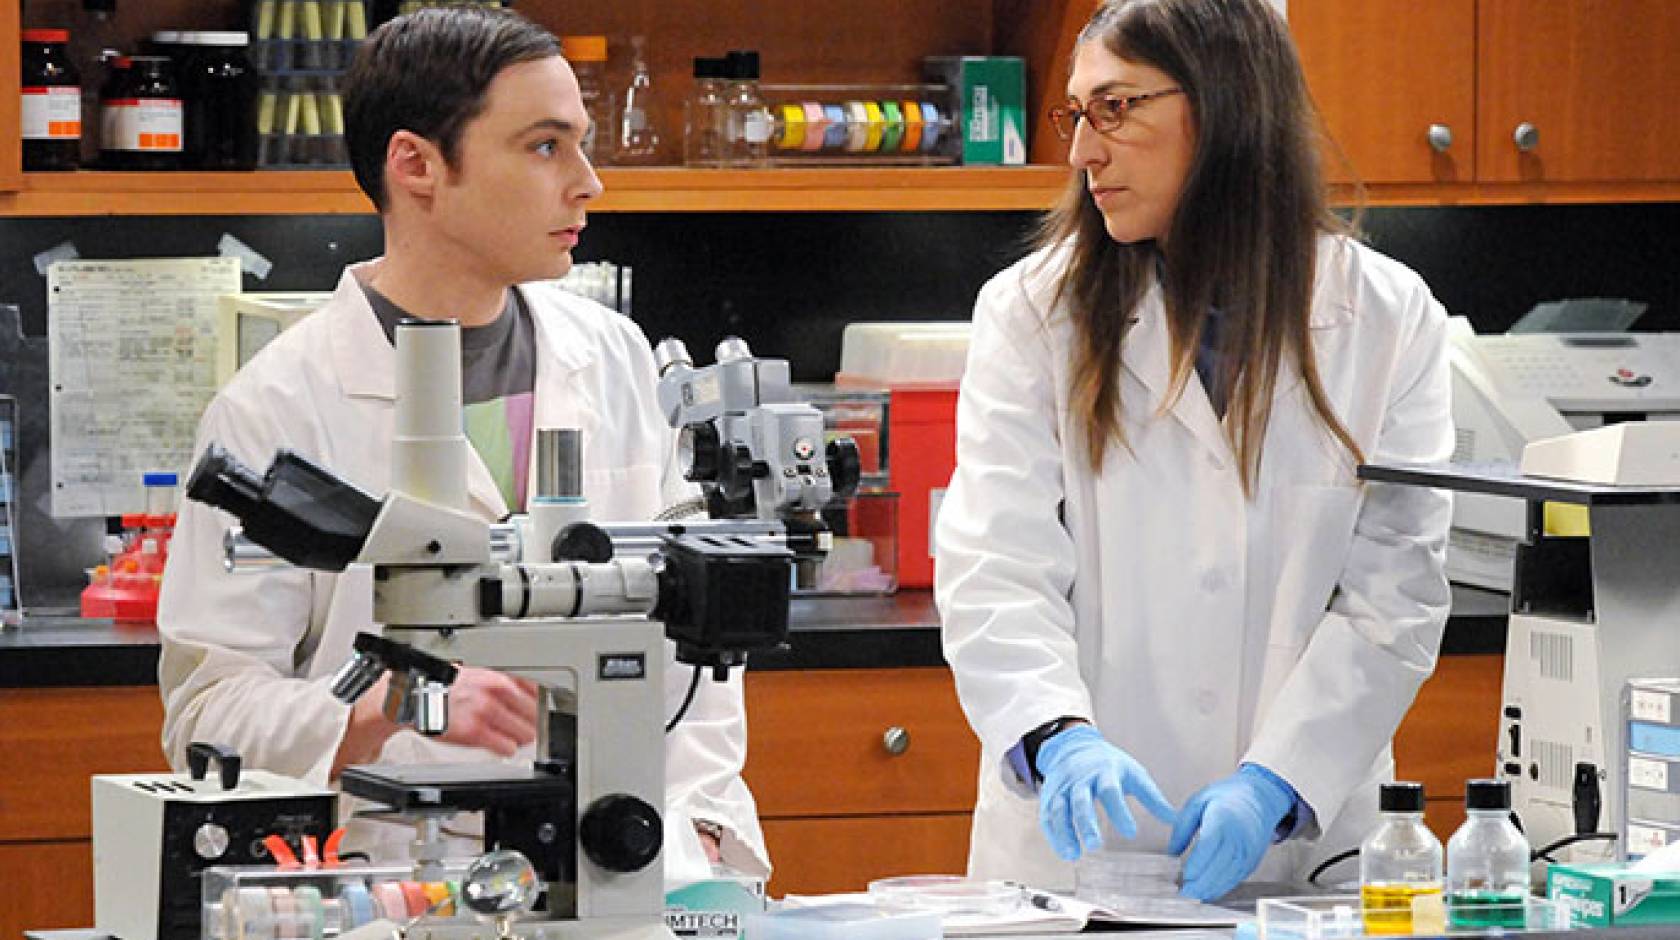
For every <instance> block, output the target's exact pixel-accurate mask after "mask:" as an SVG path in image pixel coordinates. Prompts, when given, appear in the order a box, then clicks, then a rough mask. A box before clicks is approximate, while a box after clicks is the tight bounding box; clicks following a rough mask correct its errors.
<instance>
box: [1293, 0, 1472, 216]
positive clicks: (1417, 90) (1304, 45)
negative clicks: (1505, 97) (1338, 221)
mask: <svg viewBox="0 0 1680 940" xmlns="http://www.w3.org/2000/svg"><path fill="white" fill-rule="evenodd" d="M1289 21H1290V29H1291V31H1292V32H1293V33H1294V36H1295V43H1296V46H1297V48H1298V49H1299V51H1300V55H1301V66H1302V68H1303V69H1304V70H1305V71H1306V73H1307V80H1308V84H1309V86H1310V88H1311V91H1312V95H1313V99H1314V101H1315V102H1316V103H1317V105H1318V109H1319V112H1320V114H1321V116H1322V118H1323V120H1324V124H1325V126H1326V128H1327V129H1328V131H1329V133H1330V137H1331V140H1332V142H1333V146H1331V147H1329V148H1327V150H1326V154H1325V169H1326V171H1327V174H1328V175H1329V176H1330V178H1331V179H1333V180H1336V181H1337V182H1351V181H1352V180H1353V179H1355V178H1358V179H1361V180H1363V181H1365V182H1366V183H1431V182H1441V183H1451V182H1468V181H1470V180H1472V179H1474V178H1475V170H1476V164H1475V156H1476V0H1360V2H1359V3H1347V2H1345V0H1291V2H1290V4H1289ZM1431 129H1438V130H1436V131H1435V133H1436V135H1437V138H1438V139H1439V135H1441V134H1443V133H1444V134H1445V135H1447V137H1448V138H1450V143H1446V142H1443V143H1442V145H1441V146H1439V149H1437V147H1436V146H1432V145H1431V138H1430V133H1431Z"/></svg>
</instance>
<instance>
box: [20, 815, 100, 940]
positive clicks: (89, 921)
mask: <svg viewBox="0 0 1680 940" xmlns="http://www.w3.org/2000/svg"><path fill="white" fill-rule="evenodd" d="M91 926H93V847H92V846H91V845H90V844H89V843H88V841H87V840H86V839H77V840H74V841H69V842H18V843H11V844H7V843H0V938H5V940H21V938H22V937H23V932H24V931H25V930H66V929H70V928H75V927H91Z"/></svg>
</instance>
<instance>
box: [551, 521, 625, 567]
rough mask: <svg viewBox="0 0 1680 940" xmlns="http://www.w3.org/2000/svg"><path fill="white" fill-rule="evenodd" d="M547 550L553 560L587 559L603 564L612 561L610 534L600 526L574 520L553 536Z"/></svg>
mask: <svg viewBox="0 0 1680 940" xmlns="http://www.w3.org/2000/svg"><path fill="white" fill-rule="evenodd" d="M549 552H550V554H551V555H552V557H553V558H554V560H555V561H587V562H590V563H592V564H597V565H604V564H606V563H607V562H609V561H612V557H613V543H612V536H610V535H608V534H607V533H606V530H605V529H602V528H601V527H600V526H597V525H592V524H590V523H588V522H574V523H572V524H571V525H569V526H567V527H565V528H564V529H561V530H560V534H559V535H556V536H555V537H554V544H553V545H552V546H550V548H549Z"/></svg>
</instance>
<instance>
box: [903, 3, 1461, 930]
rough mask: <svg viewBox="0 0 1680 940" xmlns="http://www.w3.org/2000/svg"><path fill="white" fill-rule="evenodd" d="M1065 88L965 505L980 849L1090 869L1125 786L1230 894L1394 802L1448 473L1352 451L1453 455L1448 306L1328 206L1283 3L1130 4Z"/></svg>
mask: <svg viewBox="0 0 1680 940" xmlns="http://www.w3.org/2000/svg"><path fill="white" fill-rule="evenodd" d="M1067 92H1068V102H1067V105H1066V106H1065V107H1064V108H1058V109H1057V110H1056V113H1055V114H1054V115H1053V117H1054V118H1055V120H1056V123H1057V125H1058V127H1059V129H1060V130H1061V132H1062V134H1063V136H1064V137H1068V138H1069V139H1070V144H1069V157H1068V160H1069V163H1070V164H1071V165H1072V166H1073V168H1074V169H1075V170H1076V171H1077V172H1076V173H1075V174H1074V178H1073V179H1072V180H1071V183H1070V186H1069V188H1068V192H1067V195H1066V197H1065V198H1064V199H1063V200H1062V203H1061V205H1060V206H1059V207H1058V208H1057V209H1055V210H1054V211H1053V212H1052V213H1051V214H1050V215H1049V217H1048V218H1047V220H1046V223H1045V225H1044V228H1043V234H1042V239H1041V247H1040V250H1038V251H1037V252H1035V253H1033V254H1032V255H1030V256H1028V257H1027V258H1026V259H1024V260H1022V261H1021V262H1019V263H1018V264H1016V265H1015V266H1013V267H1011V268H1009V269H1008V270H1005V271H1004V272H1002V273H1001V274H999V275H998V276H997V277H995V278H993V279H992V281H991V282H990V283H988V284H987V285H986V286H985V288H984V289H982V291H981V292H980V296H979V299H978V301H977V303H976V307H975V313H974V336H973V341H972V346H971V349H970V367H969V369H968V371H967V376H966V377H965V379H964V381H963V387H962V395H961V402H960V404H959V406H958V416H957V427H958V441H957V471H956V474H955V476H954V477H953V479H952V482H951V487H950V490H949V491H948V493H947V495H946V498H945V503H944V506H943V508H942V510H941V512H940V516H939V528H938V547H939V552H938V571H937V575H936V593H937V600H938V603H939V607H940V611H941V614H942V617H943V620H944V629H945V635H944V642H945V653H946V657H947V659H948V660H949V661H950V664H951V667H952V669H953V671H954V672H955V674H956V680H957V688H958V692H959V694H960V696H961V699H962V702H963V707H964V709H965V711H966V712H967V714H968V717H969V720H970V721H971V722H972V724H973V725H974V727H975V730H976V732H977V733H978V735H979V737H980V739H981V742H982V745H983V748H982V755H983V756H982V767H981V775H980V778H981V779H980V796H979V802H978V805H977V807H976V811H975V815H974V828H973V841H972V849H971V856H970V870H971V873H973V874H975V875H982V876H986V877H1010V878H1015V879H1019V880H1023V881H1027V882H1030V883H1035V884H1040V885H1046V886H1066V885H1068V884H1071V882H1072V871H1071V867H1070V866H1069V864H1068V863H1069V862H1070V861H1072V860H1073V859H1075V858H1077V857H1078V856H1079V854H1080V853H1081V851H1088V850H1090V849H1092V848H1095V847H1096V846H1097V845H1098V843H1099V840H1100V839H1101V831H1100V819H1101V817H1102V816H1106V817H1107V818H1108V820H1109V822H1110V823H1111V824H1112V826H1113V828H1114V829H1115V830H1116V831H1117V832H1118V833H1119V834H1120V835H1121V836H1123V837H1126V838H1128V839H1133V840H1134V841H1133V842H1131V843H1127V844H1128V845H1131V846H1133V847H1135V848H1139V849H1145V850H1152V851H1161V850H1163V849H1165V850H1167V851H1169V852H1172V853H1174V854H1181V853H1186V850H1187V849H1188V852H1187V854H1185V861H1184V866H1183V893H1184V894H1186V895H1188V896H1190V897H1195V898H1199V899H1203V900H1208V899H1212V898H1216V897H1219V896H1221V895H1223V894H1225V893H1226V892H1228V891H1229V890H1230V889H1231V888H1233V887H1235V886H1236V885H1237V884H1238V883H1239V882H1241V881H1242V880H1244V879H1247V878H1249V877H1251V876H1254V877H1261V878H1264V879H1266V880H1272V881H1275V880H1280V879H1285V878H1291V877H1294V878H1299V877H1301V876H1302V875H1303V874H1304V873H1305V871H1306V870H1308V869H1309V868H1310V866H1311V865H1313V864H1315V863H1316V862H1318V861H1321V860H1323V859H1324V858H1327V857H1328V856H1329V855H1331V854H1334V853H1335V852H1337V851H1339V850H1341V849H1345V848H1349V847H1352V846H1356V845H1358V843H1359V841H1360V839H1361V837H1362V836H1363V835H1364V834H1365V832H1366V830H1367V829H1368V828H1369V827H1370V826H1371V825H1372V824H1373V823H1374V822H1375V819H1376V805H1375V804H1376V785H1377V783H1378V782H1379V781H1382V780H1386V779H1390V778H1391V775H1392V773H1393V759H1392V757H1391V754H1390V751H1389V741H1390V739H1391V738H1392V736H1393V733H1394V730H1395V728H1396V727H1397V726H1398V724H1399V722H1400V719H1401V718H1402V716H1404V715H1405V713H1406V710H1407V708H1408V707H1409V706H1410V704H1411V702H1412V698H1413V696H1414V695H1415V694H1416V692H1417V689H1418V687H1419V685H1421V684H1422V682H1423V681H1424V679H1426V678H1427V677H1428V676H1429V674H1430V672H1431V671H1432V670H1433V668H1434V663H1435V655H1436V649H1437V646H1438V644H1439V641H1440V635H1441V629H1442V626H1443V624H1444V622H1445V619H1446V614H1447V607H1448V593H1447V583H1446V579H1445V576H1444V575H1443V571H1442V562H1443V553H1444V550H1445V543H1446V534H1447V528H1448V524H1449V516H1450V503H1449V501H1448V497H1447V496H1446V495H1444V494H1442V493H1438V492H1435V491H1430V490H1425V489H1415V488H1403V487H1391V486H1380V485H1370V486H1367V485H1362V484H1360V483H1359V482H1358V481H1357V480H1356V478H1355V468H1356V467H1357V465H1358V464H1360V463H1361V462H1368V461H1369V462H1407V463H1412V462H1419V463H1421V462H1429V461H1436V460H1444V459H1445V458H1446V457H1447V455H1448V453H1449V452H1450V450H1451V446H1452V439H1453V434H1452V424H1451V416H1450V406H1449V398H1448V394H1449V393H1448V373H1447V365H1446V359H1445V354H1444V341H1445V328H1446V318H1445V313H1444V311H1443V310H1442V309H1441V306H1440V304H1438V303H1437V302H1436V301H1435V300H1434V298H1433V297H1431V295H1430V293H1429V290H1428V288H1427V287H1426V286H1425V285H1424V284H1423V282H1422V281H1421V280H1420V279H1419V278H1418V277H1417V275H1416V274H1414V273H1412V272H1411V271H1409V270H1407V269H1406V268H1404V267H1403V266H1401V265H1399V264H1397V263H1395V262H1394V261H1391V260H1389V259H1388V258H1385V257H1383V256H1381V255H1379V254H1377V253H1376V252H1374V251H1371V250H1370V249H1368V248H1365V247H1363V246H1361V245H1359V244H1357V243H1356V242H1355V241H1353V240H1352V239H1351V238H1350V237H1348V236H1347V235H1346V234H1344V232H1343V226H1342V225H1341V224H1340V223H1339V222H1338V220H1337V219H1336V218H1335V217H1334V216H1332V215H1331V214H1330V213H1329V212H1328V211H1327V209H1326V207H1325V202H1324V194H1323V188H1322V183H1321V179H1320V176H1319V171H1318V166H1317V158H1316V149H1315V144H1316V141H1315V134H1314V127H1315V125H1314V118H1313V113H1312V109H1311V105H1310V102H1309V100H1308V97H1307V93H1306V89H1305V86H1304V82H1303V79H1302V76H1301V71H1300V66H1299V63H1298V61H1297V59H1296V56H1295V52H1294V49H1293V47H1292V45H1291V43H1290V39H1289V35H1288V29H1287V26H1286V25H1285V24H1284V22H1283V21H1282V19H1281V18H1280V17H1279V16H1278V15H1277V14H1276V13H1275V12H1274V11H1273V10H1272V9H1271V8H1270V6H1269V5H1268V4H1267V3H1266V2H1264V0H1111V2H1109V3H1107V4H1106V5H1104V6H1103V7H1101V8H1100V9H1099V10H1098V11H1097V12H1096V14H1095V15H1094V16H1093V17H1092V18H1091V21H1090V22H1089V23H1088V24H1087V25H1086V27H1085V29H1084V31H1083V32H1082V33H1081V36H1080V39H1079V41H1078V43H1077V44H1076V47H1075V50H1074V56H1073V62H1072V68H1071V71H1070V76H1069V79H1068V86H1067ZM1128 798H1130V799H1132V800H1135V801H1137V803H1138V805H1140V806H1142V807H1143V808H1145V809H1146V810H1148V811H1149V815H1145V816H1143V817H1142V820H1141V825H1140V824H1139V822H1138V821H1137V820H1136V819H1134V817H1133V815H1132V813H1131V810H1130V808H1129V806H1128V803H1127V800H1128ZM1174 806H1178V809H1177V810H1176V811H1175V810H1174ZM1098 807H1100V808H1101V809H1100V810H1099V809H1098ZM1151 817H1153V819H1152V818H1151ZM1156 820H1159V822H1156Z"/></svg>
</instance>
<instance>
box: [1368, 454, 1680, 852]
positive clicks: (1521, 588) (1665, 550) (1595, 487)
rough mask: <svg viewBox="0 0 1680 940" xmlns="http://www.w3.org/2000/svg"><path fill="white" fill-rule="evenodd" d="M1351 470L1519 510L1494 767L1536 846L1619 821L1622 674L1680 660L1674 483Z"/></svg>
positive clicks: (1468, 469) (1599, 848)
mask: <svg viewBox="0 0 1680 940" xmlns="http://www.w3.org/2000/svg"><path fill="white" fill-rule="evenodd" d="M1589 433H1593V432H1589ZM1359 473H1360V477H1361V478H1362V479H1367V480H1374V481H1380V482H1395V483H1406V484H1412V485H1419V486H1435V487H1444V488H1448V489H1452V490H1456V491H1458V492H1457V493H1456V494H1455V496H1463V495H1465V494H1467V493H1470V494H1488V495H1490V496H1491V497H1493V498H1504V499H1506V500H1507V501H1508V502H1510V503H1512V504H1514V505H1515V506H1516V507H1517V509H1518V511H1520V512H1521V511H1526V517H1527V518H1528V520H1529V523H1528V526H1527V528H1526V530H1525V531H1524V533H1523V536H1522V540H1521V542H1520V543H1519V544H1518V545H1517V549H1516V563H1515V575H1514V579H1513V589H1512V593H1511V613H1510V617H1509V621H1508V628H1507V633H1506V641H1505V672H1504V680H1503V685H1502V690H1501V697H1500V717H1499V738H1498V743H1497V745H1496V757H1495V759H1496V762H1497V772H1498V775H1499V776H1501V777H1503V778H1506V779H1509V780H1510V781H1511V790H1512V805H1513V809H1514V810H1515V811H1516V813H1517V815H1518V816H1519V817H1520V818H1521V820H1522V823H1523V828H1524V831H1525V832H1526V834H1527V835H1528V838H1529V842H1530V843H1531V844H1532V845H1534V846H1536V847H1542V846H1545V845H1547V844H1549V843H1552V842H1554V841H1556V840H1559V839H1562V838H1566V837H1571V836H1576V835H1583V834H1591V833H1616V832H1618V831H1620V830H1621V829H1622V827H1623V824H1624V820H1625V806H1624V799H1623V795H1624V773H1625V770H1624V767H1623V764H1622V758H1621V755H1622V753H1623V748H1624V747H1625V740H1624V738H1625V735H1624V730H1625V729H1624V727H1623V722H1622V719H1621V704H1620V698H1621V694H1622V689H1623V686H1624V684H1625V683H1626V682H1627V681H1628V680H1629V679H1630V678H1633V677H1636V676H1642V675H1650V674H1653V673H1656V674H1664V673H1680V639H1677V637H1680V628H1677V626H1676V625H1677V624H1680V591H1676V590H1675V583H1676V580H1675V578H1676V576H1675V573H1676V570H1680V486H1632V485H1628V486H1607V485H1602V484H1597V483H1578V482H1574V481H1563V480H1554V479H1547V478H1543V477H1532V476H1520V475H1518V474H1517V473H1516V469H1515V468H1514V467H1512V466H1510V465H1504V466H1502V467H1488V466H1486V465H1480V466H1478V465H1462V466H1461V465H1449V466H1445V467H1430V468H1417V467H1413V468H1402V467H1371V466H1367V467H1361V468H1360V471H1359ZM1510 497H1516V498H1515V499H1511V498H1510ZM1545 503H1570V504H1576V505H1581V506H1584V507H1586V512H1587V516H1588V522H1589V529H1590V533H1591V534H1590V535H1589V536H1556V535H1551V534H1548V533H1547V532H1546V531H1545V527H1544V525H1543V524H1542V521H1541V520H1542V517H1543V513H1542V508H1541V507H1542V505H1543V504H1545ZM1619 851H1620V850H1619V848H1618V847H1617V846H1616V845H1614V844H1612V843H1609V842H1607V841H1603V840H1602V839H1594V840H1591V841H1582V842H1579V843H1577V844H1574V845H1572V846H1570V847H1569V848H1567V849H1564V850H1563V851H1560V852H1556V853H1553V857H1555V858H1557V859H1558V860H1570V861H1590V860H1600V859H1608V858H1612V857H1616V856H1617V855H1618V853H1619Z"/></svg>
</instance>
